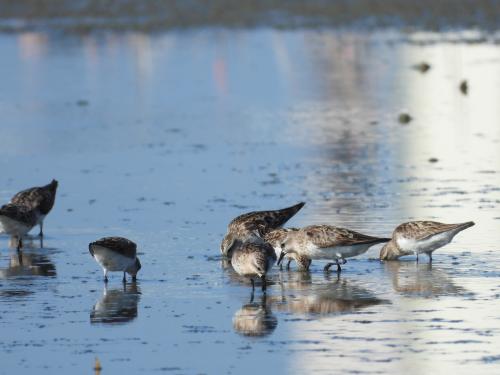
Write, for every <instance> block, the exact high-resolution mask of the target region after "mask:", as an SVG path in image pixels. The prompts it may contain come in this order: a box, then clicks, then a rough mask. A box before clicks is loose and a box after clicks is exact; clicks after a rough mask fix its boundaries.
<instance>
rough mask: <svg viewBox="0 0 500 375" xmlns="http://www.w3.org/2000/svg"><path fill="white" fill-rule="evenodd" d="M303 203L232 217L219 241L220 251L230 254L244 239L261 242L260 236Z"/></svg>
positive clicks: (275, 226) (281, 224) (278, 224)
mask: <svg viewBox="0 0 500 375" xmlns="http://www.w3.org/2000/svg"><path fill="white" fill-rule="evenodd" d="M304 204H305V203H303V202H301V203H299V204H296V205H295V206H291V207H287V208H283V209H281V210H274V211H254V212H249V213H246V214H243V215H240V216H238V217H236V218H235V219H233V220H232V221H231V222H230V223H229V225H228V227H227V234H226V235H225V236H224V238H223V240H222V243H221V247H220V250H221V253H222V255H224V256H229V257H230V256H231V252H232V251H234V249H235V248H237V247H238V246H240V245H241V244H243V243H244V242H246V241H250V242H263V240H262V238H263V237H264V236H265V234H266V233H268V232H269V231H271V230H273V229H277V228H281V227H282V226H283V225H284V224H285V223H286V222H287V221H288V220H290V218H291V217H292V216H294V215H295V214H296V213H297V212H298V211H299V210H300V209H301V208H302V207H303V206H304Z"/></svg>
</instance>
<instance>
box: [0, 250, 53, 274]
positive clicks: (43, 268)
mask: <svg viewBox="0 0 500 375" xmlns="http://www.w3.org/2000/svg"><path fill="white" fill-rule="evenodd" d="M55 275H56V267H55V266H54V264H53V263H52V262H51V261H50V259H49V258H48V257H47V256H46V255H43V254H36V253H31V252H27V251H16V252H12V253H11V254H10V259H9V266H8V267H7V268H0V278H2V279H6V278H9V277H15V276H55Z"/></svg>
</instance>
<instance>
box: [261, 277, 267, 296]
mask: <svg viewBox="0 0 500 375" xmlns="http://www.w3.org/2000/svg"><path fill="white" fill-rule="evenodd" d="M260 278H261V280H262V291H263V292H264V293H265V292H266V289H267V281H266V275H262V276H261V277H260Z"/></svg>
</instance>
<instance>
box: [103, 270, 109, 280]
mask: <svg viewBox="0 0 500 375" xmlns="http://www.w3.org/2000/svg"><path fill="white" fill-rule="evenodd" d="M104 282H105V283H107V282H108V270H107V269H105V270H104Z"/></svg>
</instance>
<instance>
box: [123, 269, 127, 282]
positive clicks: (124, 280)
mask: <svg viewBox="0 0 500 375" xmlns="http://www.w3.org/2000/svg"><path fill="white" fill-rule="evenodd" d="M122 282H123V283H124V284H125V283H126V282H127V278H126V277H125V271H123V279H122Z"/></svg>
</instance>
